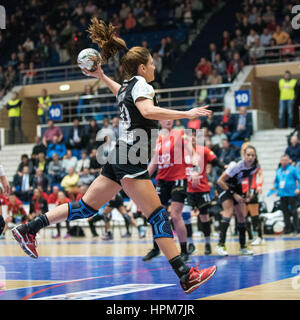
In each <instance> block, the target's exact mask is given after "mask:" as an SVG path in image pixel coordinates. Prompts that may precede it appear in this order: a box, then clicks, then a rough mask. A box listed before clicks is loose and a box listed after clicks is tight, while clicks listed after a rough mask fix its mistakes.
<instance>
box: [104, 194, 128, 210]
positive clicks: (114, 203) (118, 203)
mask: <svg viewBox="0 0 300 320" xmlns="http://www.w3.org/2000/svg"><path fill="white" fill-rule="evenodd" d="M123 205H124V202H123V198H122V197H121V196H119V195H118V194H117V195H116V197H115V199H113V200H110V201H109V202H108V205H107V206H108V207H110V208H116V209H118V208H120V207H122V206H123Z"/></svg>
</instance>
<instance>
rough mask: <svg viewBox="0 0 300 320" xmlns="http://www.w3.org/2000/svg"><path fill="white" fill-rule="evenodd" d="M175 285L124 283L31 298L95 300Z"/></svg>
mask: <svg viewBox="0 0 300 320" xmlns="http://www.w3.org/2000/svg"><path fill="white" fill-rule="evenodd" d="M170 286H175V284H140V283H136V284H123V285H120V286H113V287H106V288H99V289H94V290H86V291H78V292H72V293H65V294H60V295H55V296H46V297H43V298H36V299H30V300H95V299H102V298H107V297H113V296H119V295H123V294H128V293H134V292H140V291H146V290H153V289H159V288H164V287H170Z"/></svg>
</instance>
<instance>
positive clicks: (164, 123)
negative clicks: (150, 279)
mask: <svg viewBox="0 0 300 320" xmlns="http://www.w3.org/2000/svg"><path fill="white" fill-rule="evenodd" d="M173 123H174V121H173V120H161V121H160V125H161V131H160V134H159V136H158V138H157V141H156V149H155V155H154V157H153V159H152V160H151V163H150V164H149V166H148V172H149V175H150V176H152V175H153V174H154V172H155V171H156V169H158V173H157V175H156V180H157V187H156V191H157V193H158V195H159V197H160V201H161V203H162V205H163V206H164V207H165V208H166V207H167V206H168V204H169V201H171V204H170V212H171V218H172V222H173V224H174V228H175V230H176V233H177V236H178V240H179V242H180V248H181V256H182V258H183V259H184V261H188V260H189V255H188V252H187V243H186V242H187V233H186V227H185V224H184V221H183V219H182V209H183V205H184V200H185V198H186V196H187V193H186V191H187V179H186V163H185V160H184V154H185V153H184V145H185V136H184V135H185V133H184V130H176V129H172V127H173ZM159 254H160V250H159V248H158V246H157V245H156V243H155V242H154V247H153V249H151V250H150V252H149V253H148V254H147V255H146V256H145V257H144V258H143V261H149V260H151V259H152V258H154V257H156V256H158V255H159Z"/></svg>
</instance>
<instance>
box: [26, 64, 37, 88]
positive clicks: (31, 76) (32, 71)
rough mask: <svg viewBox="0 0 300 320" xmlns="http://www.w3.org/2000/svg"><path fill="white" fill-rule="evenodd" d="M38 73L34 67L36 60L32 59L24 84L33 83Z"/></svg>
mask: <svg viewBox="0 0 300 320" xmlns="http://www.w3.org/2000/svg"><path fill="white" fill-rule="evenodd" d="M36 75H37V71H36V70H35V67H34V62H33V61H31V62H29V68H28V70H27V72H26V74H25V77H24V79H23V84H24V85H26V84H32V82H33V79H34V77H35V76H36Z"/></svg>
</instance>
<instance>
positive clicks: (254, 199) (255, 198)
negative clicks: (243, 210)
mask: <svg viewBox="0 0 300 320" xmlns="http://www.w3.org/2000/svg"><path fill="white" fill-rule="evenodd" d="M250 195H251V197H250V201H249V202H246V204H258V194H257V193H256V189H251V190H250ZM244 196H245V197H246V194H244Z"/></svg>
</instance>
